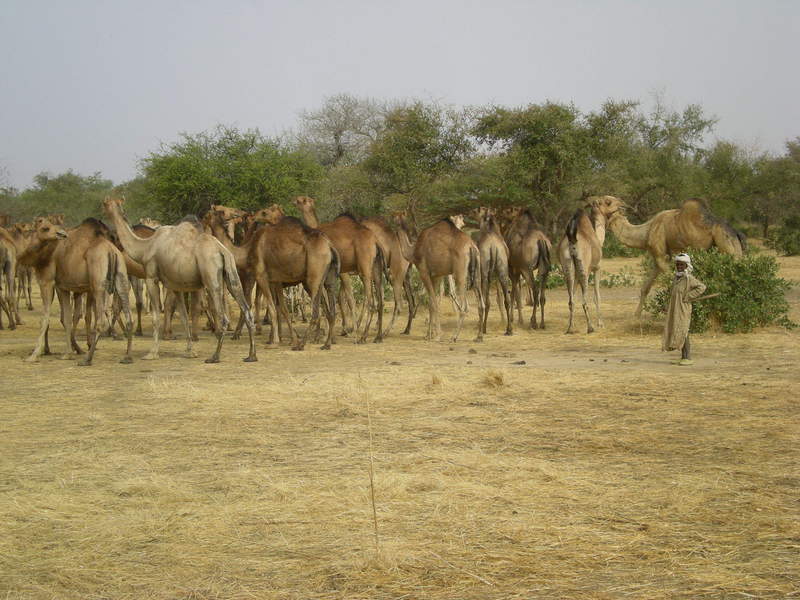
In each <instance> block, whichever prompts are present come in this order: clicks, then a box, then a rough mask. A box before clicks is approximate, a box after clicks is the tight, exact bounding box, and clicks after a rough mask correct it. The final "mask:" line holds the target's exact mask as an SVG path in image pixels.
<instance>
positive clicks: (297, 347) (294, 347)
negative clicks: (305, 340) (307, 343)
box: [292, 344, 303, 352]
mask: <svg viewBox="0 0 800 600" xmlns="http://www.w3.org/2000/svg"><path fill="white" fill-rule="evenodd" d="M292 351H293V352H302V351H303V346H301V345H300V344H297V345H296V346H292Z"/></svg>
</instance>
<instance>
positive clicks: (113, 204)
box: [103, 196, 125, 217]
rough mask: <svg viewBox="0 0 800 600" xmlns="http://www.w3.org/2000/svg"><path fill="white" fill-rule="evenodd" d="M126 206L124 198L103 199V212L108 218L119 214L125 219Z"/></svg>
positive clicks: (107, 197) (109, 197) (110, 197)
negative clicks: (124, 206)
mask: <svg viewBox="0 0 800 600" xmlns="http://www.w3.org/2000/svg"><path fill="white" fill-rule="evenodd" d="M124 204H125V197H124V196H106V197H105V198H104V199H103V212H105V213H106V214H107V215H108V216H111V215H113V214H115V213H119V214H120V215H122V216H123V217H124V216H125V209H124V208H123V205H124Z"/></svg>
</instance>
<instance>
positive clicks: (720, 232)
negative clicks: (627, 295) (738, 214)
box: [608, 198, 747, 317]
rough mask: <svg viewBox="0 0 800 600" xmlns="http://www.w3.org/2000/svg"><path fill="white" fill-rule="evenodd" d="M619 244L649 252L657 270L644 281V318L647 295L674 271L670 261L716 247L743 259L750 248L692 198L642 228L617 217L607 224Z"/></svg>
mask: <svg viewBox="0 0 800 600" xmlns="http://www.w3.org/2000/svg"><path fill="white" fill-rule="evenodd" d="M608 225H609V228H610V229H611V231H613V232H614V235H615V236H617V239H619V241H620V242H622V243H623V244H625V245H626V246H629V247H631V248H639V249H642V250H647V251H648V252H649V253H650V256H652V257H653V263H654V266H653V268H652V269H651V271H650V273H649V274H648V276H647V277H646V278H645V281H644V284H643V285H642V290H641V293H640V296H639V305H638V306H637V307H636V313H635V314H636V316H637V317H638V316H640V315H641V314H642V308H643V307H644V303H645V300H646V299H647V294H649V293H650V288H652V287H653V282H654V281H655V280H656V277H658V275H659V274H660V273H666V272H669V271H670V270H671V269H672V263H671V262H670V261H671V257H672V256H673V255H675V254H678V253H679V252H683V251H685V250H688V249H689V248H694V249H696V250H707V249H709V248H711V247H712V246H713V247H716V248H718V249H719V251H720V252H722V253H724V254H732V255H733V256H741V255H742V254H743V253H744V251H745V249H746V248H747V242H746V239H745V236H744V234H742V233H740V232H738V231H736V230H735V229H733V228H732V227H731V226H730V225H728V224H727V223H726V222H725V221H722V220H721V219H718V218H716V217H714V216H713V215H712V214H711V213H710V212H709V210H708V208H707V207H706V205H705V202H704V201H703V200H700V199H698V198H690V199H689V200H686V201H685V202H684V203H683V205H682V206H681V207H680V208H674V209H671V210H662V211H661V212H660V213H658V214H656V216H654V217H653V218H652V219H650V220H649V221H647V222H646V223H642V224H641V225H633V224H631V223H630V222H629V221H628V219H627V218H625V216H624V215H623V214H621V213H619V212H618V213H615V214H614V215H613V216H612V217H611V220H610V221H609V223H608Z"/></svg>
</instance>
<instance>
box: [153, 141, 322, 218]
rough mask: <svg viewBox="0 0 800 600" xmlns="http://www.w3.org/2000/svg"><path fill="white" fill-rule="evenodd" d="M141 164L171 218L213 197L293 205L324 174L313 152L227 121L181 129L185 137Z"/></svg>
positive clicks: (246, 204) (196, 210)
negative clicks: (209, 129)
mask: <svg viewBox="0 0 800 600" xmlns="http://www.w3.org/2000/svg"><path fill="white" fill-rule="evenodd" d="M141 167H142V173H143V175H144V177H145V182H146V185H145V189H146V193H147V194H149V196H150V197H151V198H152V200H153V202H154V204H155V205H156V206H158V208H159V211H160V212H159V215H158V216H159V217H160V218H161V219H163V220H165V221H166V222H173V221H175V220H177V219H179V218H181V217H183V216H184V215H186V214H202V213H203V212H205V211H206V210H207V209H208V207H209V206H210V205H211V204H214V203H216V204H225V205H229V206H235V207H238V208H245V209H255V208H258V207H261V206H264V205H267V204H271V203H273V202H277V203H279V204H282V205H288V202H289V199H290V198H291V197H292V196H295V195H299V194H313V193H314V191H315V189H316V186H317V185H318V183H319V180H320V178H321V177H322V175H323V169H322V166H321V165H320V164H319V163H318V162H317V161H316V160H315V159H314V157H313V156H311V155H310V154H309V153H308V152H305V151H301V150H292V149H290V148H288V147H287V146H286V145H285V144H282V143H280V142H278V141H276V140H270V139H267V138H265V137H264V136H262V135H261V133H260V132H259V131H258V130H248V131H240V130H238V129H237V128H235V127H224V126H218V127H217V128H216V129H215V130H214V131H213V132H210V133H208V132H203V133H198V134H182V135H181V139H180V141H178V142H175V143H173V144H169V145H167V146H163V147H162V148H161V150H160V151H159V152H153V153H151V154H150V155H149V156H148V157H147V158H145V159H144V160H143V161H142V163H141Z"/></svg>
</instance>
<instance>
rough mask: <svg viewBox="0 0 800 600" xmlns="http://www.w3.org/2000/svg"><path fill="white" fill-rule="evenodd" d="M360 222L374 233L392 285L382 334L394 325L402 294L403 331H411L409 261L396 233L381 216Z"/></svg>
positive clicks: (412, 308)
mask: <svg viewBox="0 0 800 600" xmlns="http://www.w3.org/2000/svg"><path fill="white" fill-rule="evenodd" d="M361 224H362V225H363V226H364V227H366V228H367V229H369V230H370V231H371V232H372V233H373V234H375V237H376V239H377V240H378V245H379V246H380V248H381V252H383V257H384V259H385V260H386V264H387V266H388V267H389V281H390V283H391V285H392V296H393V298H394V308H393V309H392V318H391V320H390V321H389V326H388V327H387V328H386V330H385V331H384V332H383V336H384V337H386V336H387V335H389V333H390V332H391V331H392V327H394V321H395V318H396V317H397V315H399V314H400V307H401V305H402V296H403V295H405V298H406V303H407V304H408V321H407V323H406V328H405V330H404V331H403V333H404V334H408V333H409V332H410V331H411V321H412V320H413V318H414V314H415V313H416V312H417V307H416V300H415V298H414V290H413V289H412V287H411V269H410V267H411V263H410V262H409V261H407V260H406V258H405V257H404V256H403V252H402V250H401V245H400V239H399V238H398V233H397V232H396V231H394V230H393V229H392V228H391V226H390V225H389V224H388V223H387V222H386V221H385V220H384V219H383V218H381V217H369V218H367V219H362V220H361Z"/></svg>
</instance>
